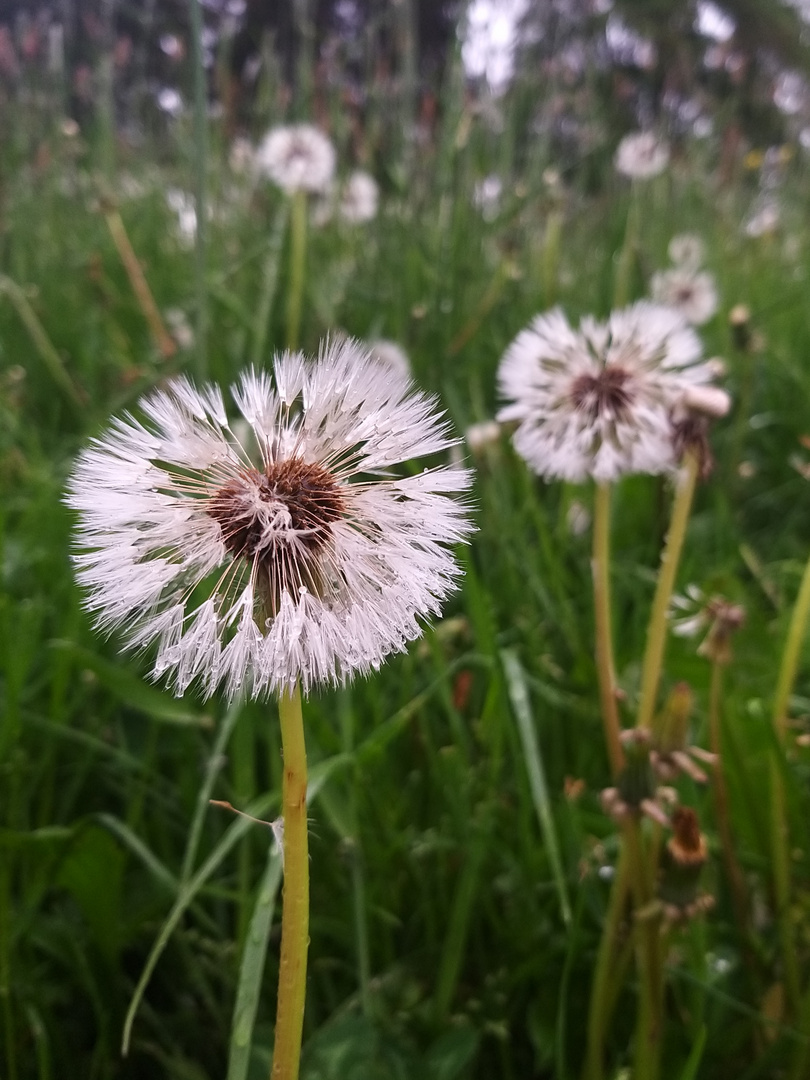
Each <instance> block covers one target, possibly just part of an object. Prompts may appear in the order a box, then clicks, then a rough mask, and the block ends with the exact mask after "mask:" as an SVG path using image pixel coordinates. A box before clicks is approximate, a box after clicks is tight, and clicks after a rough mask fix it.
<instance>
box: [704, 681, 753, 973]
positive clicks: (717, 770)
mask: <svg viewBox="0 0 810 1080" xmlns="http://www.w3.org/2000/svg"><path fill="white" fill-rule="evenodd" d="M722 698H723V665H722V664H719V663H718V662H717V661H714V662H713V664H712V675H711V683H710V685H709V749H710V750H711V752H712V753H713V754H714V755H715V756H716V758H717V761H716V762H715V766H714V773H713V778H712V787H713V789H714V808H715V811H714V812H715V817H716V818H717V831H718V833H719V834H720V850H721V852H722V856H723V862H724V863H725V867H726V875H727V877H728V885H729V889H730V890H731V904H732V907H733V909H734V917H735V919H736V920H737V928H738V930H739V932H740V936H741V938H742V941H743V955H744V956H745V957H746V961H747V963H748V965H749V967H750V966H752V961H753V952H752V949H751V935H750V930H749V927H748V898H747V896H746V889H745V878H744V877H743V872H742V868H741V866H740V863H739V860H738V859H737V853H736V852H735V850H734V839H733V837H732V835H731V818H730V815H729V811H728V791H727V790H726V777H725V772H724V771H723V739H722V731H721V724H722V720H721V702H722Z"/></svg>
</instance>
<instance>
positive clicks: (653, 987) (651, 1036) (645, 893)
mask: <svg viewBox="0 0 810 1080" xmlns="http://www.w3.org/2000/svg"><path fill="white" fill-rule="evenodd" d="M624 843H625V844H626V845H627V854H628V863H629V866H630V884H631V888H632V891H633V907H634V915H635V919H636V925H635V934H636V965H637V968H638V978H639V1003H638V1017H637V1021H636V1043H635V1059H634V1066H635V1067H634V1070H633V1077H634V1080H657V1077H658V1073H659V1071H660V1065H661V1041H662V1035H663V1008H662V1006H663V999H664V972H663V966H662V964H661V959H660V954H659V929H658V920H657V919H656V918H654V917H653V916H651V915H648V914H647V909H649V905H650V902H651V900H652V890H651V887H650V880H649V875H648V874H647V873H646V871H645V859H644V848H643V843H642V837H641V825H640V823H639V821H638V820H637V819H636V818H629V819H628V821H627V822H626V823H625V826H624Z"/></svg>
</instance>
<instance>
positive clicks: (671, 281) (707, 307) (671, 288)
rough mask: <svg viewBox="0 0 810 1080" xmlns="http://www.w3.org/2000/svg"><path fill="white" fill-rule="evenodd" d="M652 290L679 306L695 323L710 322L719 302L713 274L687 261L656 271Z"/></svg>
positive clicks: (662, 299)
mask: <svg viewBox="0 0 810 1080" xmlns="http://www.w3.org/2000/svg"><path fill="white" fill-rule="evenodd" d="M650 292H651V294H652V297H653V299H654V300H656V301H657V302H658V303H659V304H667V305H669V306H670V307H673V308H675V310H676V311H679V312H680V313H681V314H682V315H683V317H684V318H685V319H686V321H687V322H690V323H692V325H693V326H702V325H703V323H705V322H708V321H709V319H710V318H711V317H712V315H714V314H715V312H716V311H717V306H718V303H719V300H718V296H717V288H716V286H715V283H714V278H713V277H712V275H711V274H710V273H708V271H705V270H704V271H698V270H694V269H692V268H691V267H689V266H686V265H685V264H684V265H681V266H674V267H672V268H671V269H669V270H662V271H659V272H658V273H656V274H653V276H652V280H651V282H650Z"/></svg>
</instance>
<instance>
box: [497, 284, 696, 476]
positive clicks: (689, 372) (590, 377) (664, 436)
mask: <svg viewBox="0 0 810 1080" xmlns="http://www.w3.org/2000/svg"><path fill="white" fill-rule="evenodd" d="M714 374H715V370H714V368H713V366H712V365H711V364H710V363H708V362H704V361H702V346H701V343H700V339H699V338H698V336H697V334H696V333H695V331H694V330H693V329H692V328H691V327H690V326H689V325H688V324H687V323H686V322H685V321H684V319H683V317H682V316H681V315H679V314H678V312H677V311H674V310H673V309H672V308H668V307H663V306H661V305H659V304H653V303H651V302H649V301H646V300H640V301H639V302H638V303H636V304H633V305H632V306H631V307H628V308H624V309H623V310H621V311H615V312H613V314H612V315H611V316H610V318H609V319H608V321H607V322H604V323H600V322H597V321H596V320H594V319H591V318H585V319H583V320H582V323H581V325H580V327H579V329H578V330H575V329H573V328H572V327H571V326H570V325H569V323H568V321H567V319H566V318H565V316H564V315H563V313H562V312H561V311H560V310H559V309H558V308H555V309H554V310H553V311H550V312H547V313H546V314H545V315H538V316H537V318H535V319H534V321H533V322H532V323H531V324H530V325H529V326H528V327H527V328H526V329H525V330H523V331H522V332H521V333H520V334H518V336H517V337H516V338H515V340H514V341H513V342H512V344H511V345H510V346H509V348H508V349H507V350H506V352H505V353H504V356H503V359H502V360H501V364H500V368H499V370H498V383H499V388H500V392H501V395H502V396H503V397H504V398H505V399H506V400H507V401H508V402H510V404H508V405H506V406H505V407H504V408H503V409H501V410H500V412H499V413H498V417H497V418H498V420H500V421H501V422H502V423H503V422H509V421H512V422H517V423H518V425H519V426H518V428H517V430H516V432H515V434H514V436H513V440H514V445H515V449H516V451H517V452H518V453H519V454H520V456H521V457H522V458H523V459H524V460H525V461H526V462H527V463H528V464H529V466H530V467H531V468H532V469H533V470H534V471H535V472H536V473H538V474H539V475H540V476H544V477H548V478H555V479H560V480H570V481H573V482H580V481H582V480H584V479H585V478H586V477H593V478H594V479H595V480H597V481H599V482H607V481H612V480H616V479H618V478H619V477H620V476H622V475H624V474H626V473H660V472H665V471H667V470H669V469H672V468H674V467H675V466H676V465H677V455H676V446H675V440H674V429H673V419H672V411H673V410H674V409H675V407H676V406H678V405H680V404H681V403H682V401H683V398H684V395H685V393H686V391H687V389H688V388H689V387H690V386H701V385H706V384H708V383H710V382H711V379H712V377H713V375H714Z"/></svg>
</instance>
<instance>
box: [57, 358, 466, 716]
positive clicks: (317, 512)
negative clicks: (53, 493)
mask: <svg viewBox="0 0 810 1080" xmlns="http://www.w3.org/2000/svg"><path fill="white" fill-rule="evenodd" d="M232 396H233V398H234V401H235V402H236V404H237V406H238V408H239V410H240V412H241V413H242V417H243V419H242V420H241V421H240V420H238V419H237V420H235V421H234V422H233V423H231V420H230V418H229V416H228V412H227V410H226V406H225V402H224V399H223V396H222V394H221V392H220V391H219V390H218V389H217V388H216V387H213V386H204V387H200V388H198V387H195V386H194V385H193V384H192V383H191V382H189V381H188V380H183V379H180V380H177V381H175V382H174V383H172V384H170V385H169V386H168V387H167V388H166V389H165V390H160V391H158V392H156V393H154V394H153V395H151V396H150V397H148V398H146V399H145V400H144V401H143V402H142V403H141V409H142V412H143V414H144V417H145V419H144V420H143V421H142V420H140V419H136V418H134V417H132V416H125V417H124V418H122V419H118V420H116V421H114V422H113V424H112V426H111V427H110V429H109V430H108V431H107V432H105V433H104V434H103V435H102V436H101V437H100V438H99V439H97V440H96V441H95V443H94V444H93V445H92V446H91V447H89V448H88V449H87V450H85V451H84V452H83V453H82V454H81V455H80V457H79V459H78V462H77V464H76V467H75V470H74V473H73V475H72V477H71V481H70V486H69V491H68V496H67V502H68V503H69V505H70V506H72V507H73V508H74V509H75V510H77V511H78V514H79V529H78V536H77V549H78V550H77V552H76V555H75V563H76V568H77V576H78V578H79V581H80V583H81V584H82V586H83V587H84V588H85V589H86V590H87V595H86V601H85V603H86V606H87V608H88V609H89V610H90V611H91V612H92V613H93V614H94V615H95V617H96V619H97V622H98V624H99V626H100V627H101V628H102V629H103V630H105V631H110V630H114V629H121V630H122V631H123V634H124V637H125V640H126V643H127V644H128V645H129V646H130V647H131V648H135V649H144V648H147V647H150V646H151V647H153V648H154V649H155V650H156V655H155V662H154V670H153V674H154V676H160V675H164V674H165V675H167V677H168V679H169V682H170V685H171V686H172V688H173V689H174V690H175V691H176V692H177V693H182V692H184V691H185V690H186V688H187V687H188V686H190V685H191V684H192V683H196V684H197V685H199V686H200V688H201V689H202V691H203V693H205V694H206V695H208V694H211V693H213V691H214V690H215V689H216V688H217V686H222V687H223V688H224V690H225V693H226V695H227V696H229V697H233V696H235V695H236V694H237V693H239V692H240V691H242V692H245V693H248V694H251V695H254V696H260V695H264V694H265V693H271V692H272V693H277V692H279V691H282V690H286V689H290V688H292V686H293V685H294V684H295V682H296V681H300V682H301V684H302V687H303V689H304V690H305V691H308V690H309V689H311V688H312V687H313V686H315V685H318V684H321V683H340V682H342V681H344V680H345V679H346V678H348V677H349V676H351V675H352V674H354V673H355V672H360V673H364V672H369V671H371V670H373V669H376V668H377V667H379V665H380V663H381V662H382V660H383V659H384V657H385V656H386V655H387V654H388V653H390V652H392V651H396V650H401V649H403V648H405V646H406V645H407V642H408V641H410V640H412V639H413V638H415V637H417V636H418V635H419V634H420V633H421V621H420V620H424V619H425V618H429V617H430V616H432V615H436V614H438V613H439V611H440V609H441V604H442V602H443V600H444V599H445V597H446V596H447V595H448V594H449V593H450V592H451V591H452V590H453V589H454V587H455V581H456V578H457V576H458V573H459V570H458V567H457V565H456V563H455V561H454V559H453V556H452V552H451V550H449V549H450V547H451V545H453V544H455V543H457V542H460V541H464V540H465V539H466V538H467V536H468V535H469V533H470V531H471V525H470V522H469V517H468V513H467V510H466V507H465V504H464V501H463V494H464V492H466V491H467V490H468V489H469V487H470V483H471V477H470V473H469V471H468V470H463V469H462V470H458V469H450V468H446V467H438V468H434V469H426V470H424V471H423V472H421V473H418V474H415V475H409V476H404V477H399V476H397V473H396V466H397V465H398V464H399V463H400V462H403V461H404V460H406V459H408V458H411V457H421V456H423V455H432V454H437V453H441V452H442V451H445V450H447V449H448V448H449V447H450V446H451V445H452V444H453V443H454V441H455V440H454V439H452V438H451V437H450V435H449V432H448V430H447V426H446V424H445V422H444V420H443V419H442V416H441V414H440V413H439V412H438V411H437V409H436V407H435V403H434V401H433V400H432V399H431V398H429V397H427V396H426V395H424V394H422V393H420V392H419V391H417V390H415V389H414V388H413V386H412V384H411V383H410V382H409V380H407V379H406V378H404V377H395V376H392V375H391V373H390V372H388V371H386V369H385V368H384V367H383V366H382V365H381V364H379V363H378V362H377V361H375V360H374V359H373V358H372V357H371V356H370V355H369V354H368V353H367V352H366V351H364V350H363V349H362V348H361V347H360V346H359V345H358V344H357V343H356V342H353V341H350V340H348V341H342V342H339V343H333V344H330V345H327V346H326V347H325V348H324V349H323V350H322V352H321V355H320V357H319V359H318V361H317V362H311V361H308V360H306V359H305V358H304V357H303V356H302V355H300V354H287V355H285V356H283V357H279V358H277V359H276V361H275V363H274V366H273V369H272V371H269V372H265V371H248V372H246V373H245V374H244V375H243V376H242V378H241V379H240V381H239V383H238V384H237V385H236V386H235V387H233V388H232ZM246 425H247V427H248V434H249V436H250V437H249V438H245V437H244V436H243V435H242V436H241V437H240V436H237V434H236V433H237V432H240V431H241V430H242V429H244V427H245V426H246ZM459 495H461V496H462V498H461V499H459V498H457V496H459Z"/></svg>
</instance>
